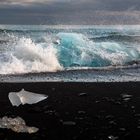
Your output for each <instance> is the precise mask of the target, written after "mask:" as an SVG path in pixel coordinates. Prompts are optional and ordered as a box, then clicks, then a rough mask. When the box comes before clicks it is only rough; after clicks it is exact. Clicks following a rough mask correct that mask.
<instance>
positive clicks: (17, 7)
mask: <svg viewBox="0 0 140 140" xmlns="http://www.w3.org/2000/svg"><path fill="white" fill-rule="evenodd" d="M0 24H91V25H92V24H140V0H0Z"/></svg>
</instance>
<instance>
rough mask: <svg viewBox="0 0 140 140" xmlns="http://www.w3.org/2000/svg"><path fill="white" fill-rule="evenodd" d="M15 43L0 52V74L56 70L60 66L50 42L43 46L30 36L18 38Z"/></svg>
mask: <svg viewBox="0 0 140 140" xmlns="http://www.w3.org/2000/svg"><path fill="white" fill-rule="evenodd" d="M16 41H17V42H16V43H13V44H8V47H9V51H8V50H7V51H6V53H3V54H1V55H2V57H3V58H5V59H7V60H8V61H5V60H3V59H0V74H15V73H28V72H44V71H51V72H52V71H53V72H54V71H57V70H61V69H62V67H61V65H60V64H59V62H58V59H57V55H56V52H57V51H56V49H55V48H54V47H53V46H52V45H51V44H46V45H48V46H46V47H43V46H42V44H35V43H34V42H33V41H32V40H31V39H30V38H20V39H19V40H16ZM10 45H13V46H10Z"/></svg>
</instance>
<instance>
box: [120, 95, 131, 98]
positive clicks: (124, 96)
mask: <svg viewBox="0 0 140 140" xmlns="http://www.w3.org/2000/svg"><path fill="white" fill-rule="evenodd" d="M131 97H132V95H129V94H122V98H131Z"/></svg>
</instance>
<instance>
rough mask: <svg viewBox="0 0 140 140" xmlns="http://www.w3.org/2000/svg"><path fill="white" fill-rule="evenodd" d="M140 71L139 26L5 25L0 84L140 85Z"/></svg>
mask: <svg viewBox="0 0 140 140" xmlns="http://www.w3.org/2000/svg"><path fill="white" fill-rule="evenodd" d="M139 65H140V26H139V25H133V26H132V25H127V26H126V25H118V26H116V25H115V26H107V25H106V26H101V25H100V26H97V25H94V26H76V25H75V26H66V25H65V26H60V25H57V26H47V25H0V81H8V80H9V79H11V81H12V80H13V77H14V80H15V79H16V80H17V79H18V80H17V81H22V82H23V81H28V80H29V77H32V78H30V81H34V80H38V79H39V80H40V81H42V80H43V81H47V80H48V79H49V80H50V81H51V80H52V81H57V80H58V81H61V80H62V81H70V80H73V81H110V80H111V81H113V80H115V81H116V80H117V81H140V76H139V72H140V68H139ZM67 74H68V75H67ZM23 75H24V76H23ZM9 77H10V78H9ZM21 77H22V78H21ZM23 77H24V78H23ZM19 79H20V80H19ZM31 79H33V80H31ZM41 79H42V80H41ZM85 79H86V80H85ZM112 79H113V80H112ZM16 80H15V81H16Z"/></svg>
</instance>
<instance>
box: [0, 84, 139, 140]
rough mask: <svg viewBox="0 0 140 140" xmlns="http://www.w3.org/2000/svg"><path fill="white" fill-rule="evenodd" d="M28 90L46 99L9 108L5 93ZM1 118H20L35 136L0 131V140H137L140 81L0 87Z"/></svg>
mask: <svg viewBox="0 0 140 140" xmlns="http://www.w3.org/2000/svg"><path fill="white" fill-rule="evenodd" d="M22 88H24V89H25V90H27V91H31V92H36V93H40V94H46V95H48V96H49V97H48V99H47V100H44V101H42V102H40V103H37V104H34V105H24V106H19V107H13V106H12V105H11V104H10V102H9V100H8V93H9V92H11V91H20V90H21V89H22ZM0 106H1V107H0V112H1V113H0V117H3V116H8V117H17V116H20V117H22V118H23V119H24V120H25V121H26V123H27V125H28V126H35V127H37V128H39V131H38V132H37V133H35V134H18V133H15V132H12V131H11V130H7V129H0V140H3V139H7V140H13V139H25V138H29V139H30V140H32V139H33V140H43V139H45V140H53V139H54V140H62V139H64V140H82V139H83V140H94V139H97V140H106V139H111V140H117V139H122V140H125V139H128V138H129V139H135V140H136V139H140V82H114V83H111V82H108V83H82V82H79V83H76V82H67V83H65V82H34V83H0Z"/></svg>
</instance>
